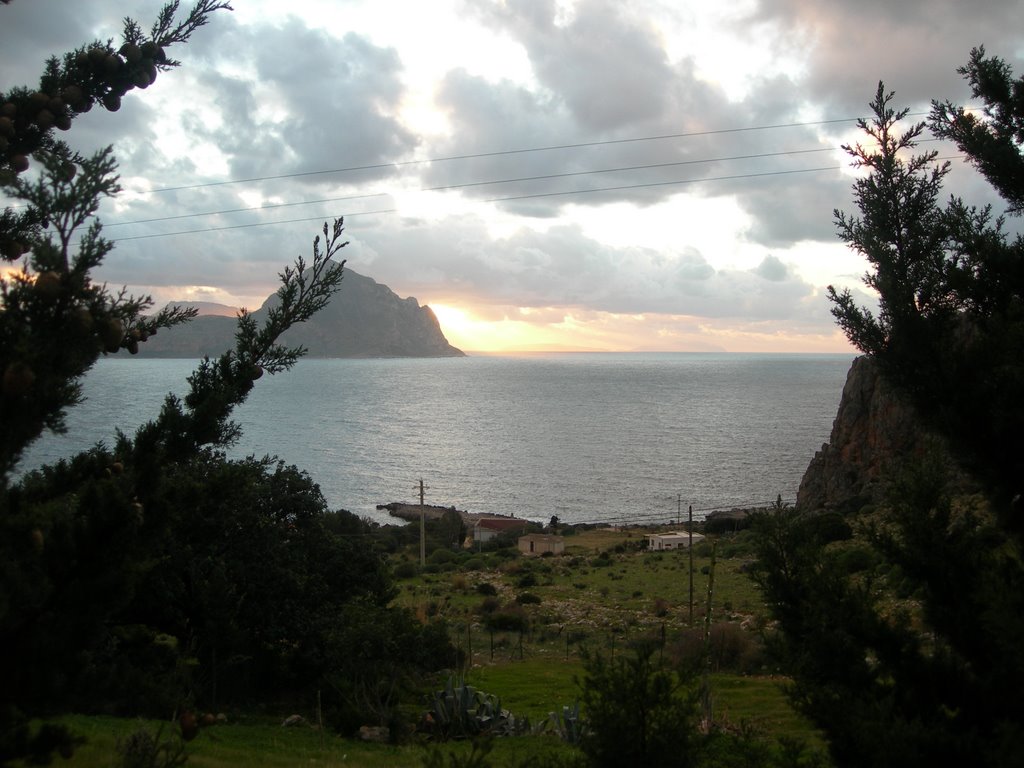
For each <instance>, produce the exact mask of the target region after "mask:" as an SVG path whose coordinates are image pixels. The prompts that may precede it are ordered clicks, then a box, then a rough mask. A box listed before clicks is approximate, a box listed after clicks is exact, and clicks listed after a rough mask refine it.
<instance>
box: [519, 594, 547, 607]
mask: <svg viewBox="0 0 1024 768" xmlns="http://www.w3.org/2000/svg"><path fill="white" fill-rule="evenodd" d="M516 602H517V603H519V604H520V605H539V604H540V602H541V599H540V596H539V595H535V594H533V593H532V592H520V593H519V594H518V595H516Z"/></svg>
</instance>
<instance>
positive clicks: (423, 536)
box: [420, 478, 693, 602]
mask: <svg viewBox="0 0 1024 768" xmlns="http://www.w3.org/2000/svg"><path fill="white" fill-rule="evenodd" d="M426 490H427V488H426V486H425V485H423V478H420V568H422V567H423V566H425V565H426V564H427V523H426V514H427V511H426V509H425V508H424V503H423V497H424V493H425V492H426ZM690 578H691V579H692V578H693V575H692V574H691V576H690ZM690 588H691V590H692V589H693V586H692V585H691V587H690ZM691 602H692V598H691Z"/></svg>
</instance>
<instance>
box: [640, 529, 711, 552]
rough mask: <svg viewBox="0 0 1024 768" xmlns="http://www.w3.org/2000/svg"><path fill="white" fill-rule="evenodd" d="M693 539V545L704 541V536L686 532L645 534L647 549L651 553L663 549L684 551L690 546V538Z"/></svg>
mask: <svg viewBox="0 0 1024 768" xmlns="http://www.w3.org/2000/svg"><path fill="white" fill-rule="evenodd" d="M691 536H692V537H693V543H694V544H700V543H701V542H702V541H704V534H701V533H689V532H687V531H672V532H671V533H649V534H647V549H648V550H649V551H651V552H658V551H660V550H664V549H686V548H687V547H688V546H690V537H691Z"/></svg>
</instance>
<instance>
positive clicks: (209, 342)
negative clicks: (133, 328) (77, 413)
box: [139, 268, 463, 357]
mask: <svg viewBox="0 0 1024 768" xmlns="http://www.w3.org/2000/svg"><path fill="white" fill-rule="evenodd" d="M276 302H277V296H276V294H274V295H271V296H270V297H268V298H267V299H266V301H264V302H263V306H261V307H260V308H259V309H258V310H256V311H255V312H253V316H254V317H255V318H256V319H257V321H259V320H260V319H261V318H262V317H263V316H264V315H265V314H266V313H267V311H268V310H269V308H270V307H272V306H273V305H274V304H275V303H276ZM234 333H235V321H234V318H230V317H215V316H210V315H202V316H200V317H197V318H195V319H194V320H193V321H192V322H191V323H188V324H186V325H184V326H179V327H178V328H173V329H171V330H169V331H164V332H162V333H160V334H159V335H158V336H154V337H152V338H150V339H149V340H148V341H147V342H146V343H145V344H142V345H141V346H140V347H139V356H140V357H202V356H204V355H210V356H215V355H219V354H220V353H221V352H224V351H225V350H227V349H230V348H231V347H232V346H234ZM282 341H283V343H285V344H288V345H292V346H296V345H300V344H301V345H302V346H304V347H306V348H307V349H308V350H309V352H308V355H309V356H310V357H461V356H463V352H462V351H461V350H459V349H456V348H455V347H453V346H452V345H451V344H449V343H448V340H447V339H446V338H445V336H444V333H443V332H442V331H441V326H440V324H439V323H438V322H437V317H436V316H435V315H434V313H433V311H432V310H431V309H430V307H427V306H423V307H421V306H420V305H419V302H417V301H416V299H414V298H411V297H410V298H406V299H402V298H399V297H398V296H397V295H395V293H394V292H393V291H392V290H391V289H390V288H388V287H387V286H386V285H381V284H380V283H377V282H376V281H374V280H372V279H371V278H369V277H364V276H363V275H360V274H357V273H355V272H353V271H352V270H350V269H347V268H346V270H345V277H344V279H343V280H342V281H341V288H340V289H339V290H338V293H337V294H335V296H334V297H333V298H332V299H331V301H330V303H328V305H327V306H326V307H324V308H323V309H322V310H321V311H320V312H318V313H317V314H316V315H315V316H314V317H313V318H312V319H311V320H309V321H308V322H306V323H303V324H301V325H298V326H295V327H293V328H291V329H290V330H289V331H288V332H287V333H286V334H285V335H284V336H283V337H282Z"/></svg>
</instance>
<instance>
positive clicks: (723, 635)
mask: <svg viewBox="0 0 1024 768" xmlns="http://www.w3.org/2000/svg"><path fill="white" fill-rule="evenodd" d="M704 651H705V646H704V630H703V629H701V628H693V629H687V630H684V631H683V632H682V633H681V634H680V635H679V639H678V640H677V641H676V642H675V643H673V644H672V646H671V648H670V649H669V655H670V656H671V657H672V658H673V659H674V660H675V661H676V663H678V664H681V665H683V666H686V667H693V666H694V665H697V664H699V663H700V662H701V661H702V660H703V659H704ZM707 651H708V653H710V655H711V668H712V669H713V670H714V671H716V672H723V671H729V672H738V673H740V674H750V673H753V672H757V671H759V670H760V669H761V667H762V666H763V665H764V663H765V656H764V648H763V647H762V645H761V643H760V641H759V640H758V638H757V637H756V636H754V635H753V634H752V633H750V632H747V631H746V630H744V629H743V628H742V627H740V626H739V625H738V624H734V623H731V622H726V621H722V622H718V623H715V624H712V625H711V636H710V638H709V642H708V646H707Z"/></svg>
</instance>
